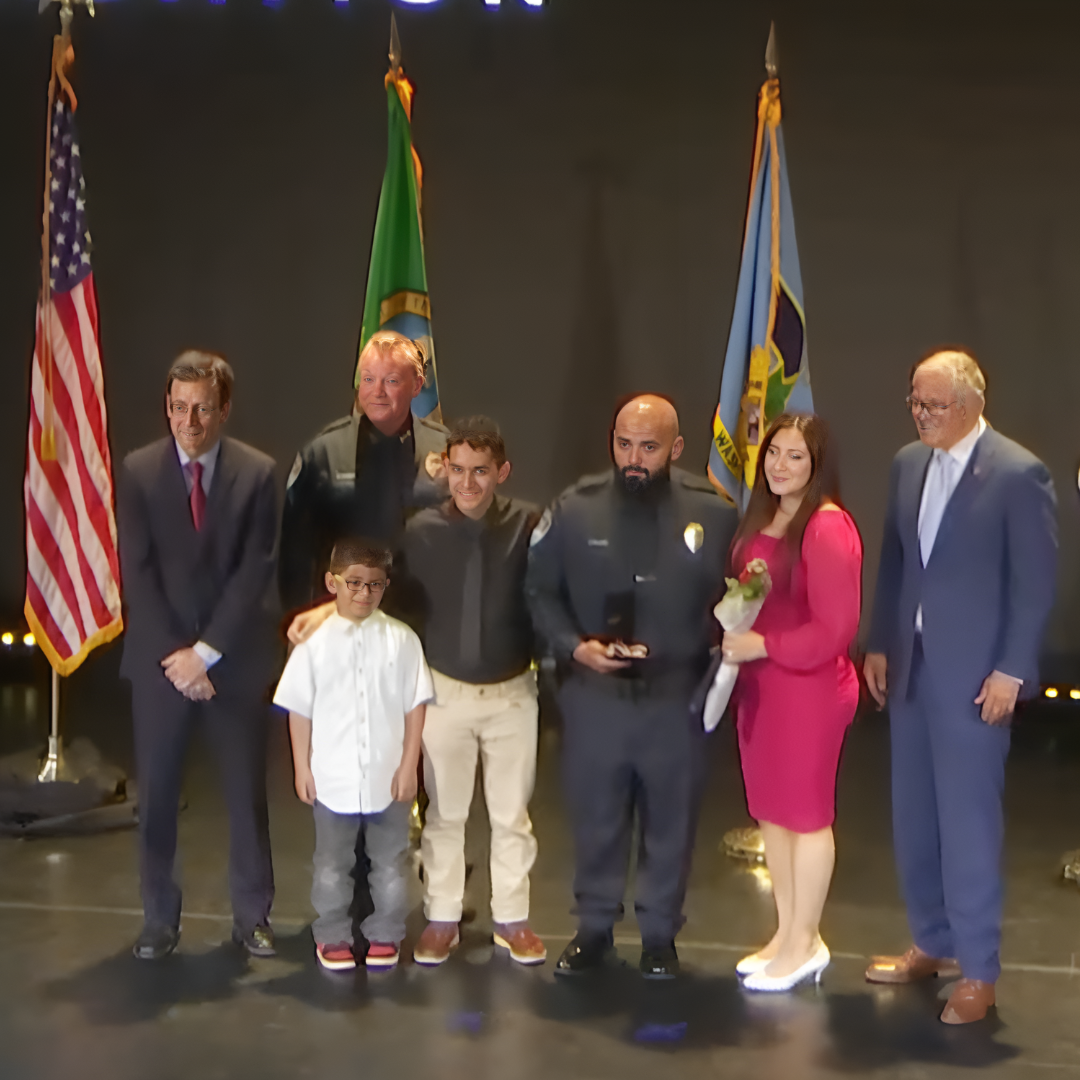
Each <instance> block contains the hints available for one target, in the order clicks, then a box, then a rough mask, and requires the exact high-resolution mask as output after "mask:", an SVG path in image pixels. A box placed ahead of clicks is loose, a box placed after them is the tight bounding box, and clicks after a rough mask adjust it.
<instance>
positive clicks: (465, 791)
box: [420, 671, 538, 923]
mask: <svg viewBox="0 0 1080 1080" xmlns="http://www.w3.org/2000/svg"><path fill="white" fill-rule="evenodd" d="M431 675H432V678H433V680H434V682H435V696H436V702H437V703H436V704H432V705H428V707H427V718H426V720H425V721H424V739H423V745H424V786H425V788H426V789H427V793H428V796H429V798H430V799H431V804H430V805H429V806H428V809H427V817H426V819H425V823H424V831H423V834H422V835H421V838H420V848H421V851H422V853H423V858H424V911H425V913H426V914H427V917H428V919H430V920H432V921H433V922H459V921H460V920H461V910H462V900H463V897H464V893H465V822H466V820H467V818H468V816H469V806H470V805H471V803H472V797H473V790H474V788H475V785H476V756H477V752H479V753H480V754H481V755H482V757H483V761H484V797H485V800H486V802H487V812H488V819H489V820H490V822H491V915H492V919H493V920H494V921H495V922H496V923H512V922H519V921H523V920H525V919H527V918H528V917H529V871H530V870H531V869H532V865H533V862H534V861H535V860H536V838H535V837H534V836H533V832H532V822H531V821H530V820H529V810H528V805H529V799H530V798H531V796H532V791H533V782H534V780H535V778H536V739H537V714H538V708H537V701H536V676H535V674H534V673H533V672H531V671H526V672H525V673H524V674H522V675H519V676H517V677H516V678H513V679H509V680H508V681H506V682H503V683H494V684H489V685H475V684H473V683H464V682H458V681H457V680H456V679H451V678H450V677H449V676H446V675H443V674H442V673H441V672H438V671H432V673H431Z"/></svg>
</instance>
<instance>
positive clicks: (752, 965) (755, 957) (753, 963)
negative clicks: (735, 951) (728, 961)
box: [735, 953, 772, 978]
mask: <svg viewBox="0 0 1080 1080" xmlns="http://www.w3.org/2000/svg"><path fill="white" fill-rule="evenodd" d="M771 963H772V957H771V956H770V957H769V959H768V960H766V959H765V958H764V957H763V956H761V955H759V954H758V953H751V954H750V955H749V956H744V957H743V958H742V959H741V960H740V961H739V962H738V963H737V964H736V965H735V974H736V975H742V976H743V977H744V978H745V977H746V976H747V975H756V974H757V973H758V972H759V971H761V970H763V969H764V968H766V967H767V966H768V965H769V964H771Z"/></svg>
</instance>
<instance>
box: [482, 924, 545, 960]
mask: <svg viewBox="0 0 1080 1080" xmlns="http://www.w3.org/2000/svg"><path fill="white" fill-rule="evenodd" d="M493 936H494V938H495V944H496V945H498V946H499V948H500V949H509V950H510V957H511V959H513V960H516V961H517V962H518V963H519V964H542V963H543V962H544V961H545V960H546V959H547V949H546V948H545V947H544V943H543V942H542V941H541V940H540V939H539V938H538V937H537V936H536V935H535V934H534V933H533V932H532V931H531V930H530V929H529V928H528V927H527V926H519V927H518V928H517V929H516V930H515V931H514V932H513V933H512V934H505V935H504V934H500V933H499V932H498V931H496V932H495V934H494V935H493Z"/></svg>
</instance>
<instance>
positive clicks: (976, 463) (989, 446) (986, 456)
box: [930, 430, 994, 561]
mask: <svg viewBox="0 0 1080 1080" xmlns="http://www.w3.org/2000/svg"><path fill="white" fill-rule="evenodd" d="M993 455H994V446H993V439H992V437H991V433H990V431H989V430H987V431H984V432H983V434H982V435H981V437H980V438H979V440H978V442H976V443H975V447H974V449H973V450H972V451H971V457H970V458H969V459H968V463H967V465H966V466H965V467H964V472H963V475H962V476H961V477H960V482H959V483H958V484H957V485H956V489H955V490H954V491H953V493H952V497H951V498H950V499H949V501H948V503H947V504H946V506H945V512H944V513H943V514H942V515H941V524H940V525H939V526H938V531H937V536H936V537H935V538H934V550H933V551H931V552H930V559H931V561H933V558H934V556H935V555H936V554H937V552H938V551H939V549H940V548H941V547H942V546H943V545H944V544H945V543H946V542H947V541H948V538H949V534H950V531H951V530H952V529H953V528H955V525H954V522H956V521H957V520H960V521H962V520H963V519H964V518H965V517H966V516H967V513H968V509H969V508H970V506H971V503H972V500H973V499H974V498H975V496H976V495H977V494H978V493H979V489H980V488H981V487H982V485H983V483H984V482H985V480H986V471H987V468H988V466H989V464H990V461H991V459H992V458H993Z"/></svg>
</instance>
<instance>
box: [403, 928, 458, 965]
mask: <svg viewBox="0 0 1080 1080" xmlns="http://www.w3.org/2000/svg"><path fill="white" fill-rule="evenodd" d="M460 940H461V937H460V935H459V934H458V927H457V923H445V922H429V923H428V924H427V926H426V927H424V932H423V933H422V934H421V935H420V939H419V940H418V941H417V943H416V945H415V947H414V948H413V954H412V955H413V960H415V961H416V962H417V963H418V964H423V965H424V966H425V967H438V965H439V964H441V963H443V962H444V961H445V960H446V959H448V957H449V956H450V954H451V953H452V952H453V951H454V949H456V948H457V946H458V942H459V941H460Z"/></svg>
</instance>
